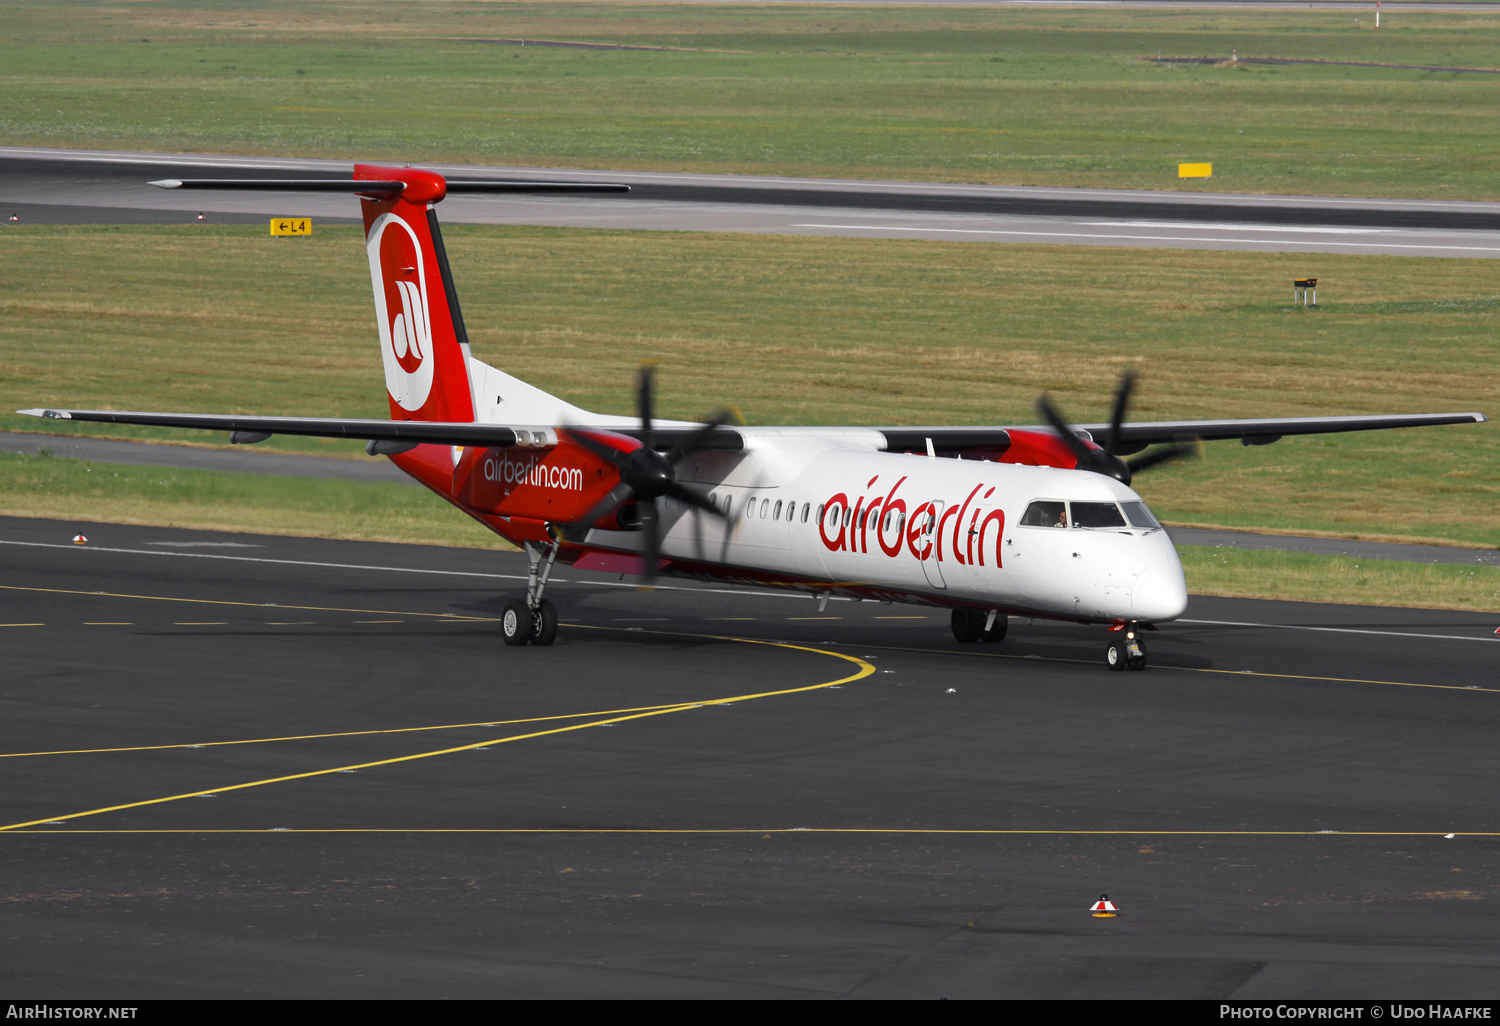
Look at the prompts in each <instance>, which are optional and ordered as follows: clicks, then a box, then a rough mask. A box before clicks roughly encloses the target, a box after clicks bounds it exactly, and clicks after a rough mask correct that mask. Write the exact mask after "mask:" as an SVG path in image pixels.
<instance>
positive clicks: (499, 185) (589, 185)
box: [148, 178, 630, 195]
mask: <svg viewBox="0 0 1500 1026" xmlns="http://www.w3.org/2000/svg"><path fill="white" fill-rule="evenodd" d="M148 184H150V185H154V186H156V187H157V188H158V189H239V190H252V191H268V190H280V191H289V192H352V193H356V194H364V195H395V194H397V193H399V192H401V191H402V190H403V189H405V188H406V186H407V183H406V182H393V181H358V180H356V179H352V178H163V179H161V180H160V181H155V182H150V183H148ZM447 184H448V192H450V193H454V192H488V193H496V192H499V193H506V192H508V193H530V194H535V193H554V192H556V193H580V192H583V193H588V192H605V193H609V192H629V191H630V186H628V185H618V184H615V183H613V182H540V181H535V182H531V181H515V182H510V181H494V182H489V181H463V180H458V181H454V180H452V179H449V180H448V183H447Z"/></svg>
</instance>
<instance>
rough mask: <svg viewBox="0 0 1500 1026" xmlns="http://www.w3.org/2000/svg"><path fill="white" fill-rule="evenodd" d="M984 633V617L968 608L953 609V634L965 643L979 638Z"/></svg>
mask: <svg viewBox="0 0 1500 1026" xmlns="http://www.w3.org/2000/svg"><path fill="white" fill-rule="evenodd" d="M982 633H984V617H983V616H981V615H980V614H979V613H976V612H974V611H972V610H969V609H955V610H954V611H953V636H954V637H955V638H956V639H958V640H959V641H961V642H963V643H964V644H965V645H967V644H970V643H971V642H975V641H978V640H979V635H980V634H982Z"/></svg>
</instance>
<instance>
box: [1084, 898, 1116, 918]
mask: <svg viewBox="0 0 1500 1026" xmlns="http://www.w3.org/2000/svg"><path fill="white" fill-rule="evenodd" d="M1089 911H1090V912H1092V913H1094V918H1095V919H1113V918H1114V917H1115V916H1117V915H1119V914H1120V910H1119V909H1117V908H1115V903H1114V902H1112V901H1110V900H1109V895H1108V894H1101V895H1099V900H1098V901H1096V902H1094V904H1093V905H1091V906H1090V907H1089Z"/></svg>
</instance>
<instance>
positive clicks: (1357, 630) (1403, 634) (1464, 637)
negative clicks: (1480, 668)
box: [1173, 620, 1495, 641]
mask: <svg viewBox="0 0 1500 1026" xmlns="http://www.w3.org/2000/svg"><path fill="white" fill-rule="evenodd" d="M1173 622H1174V623H1201V624H1207V625H1208V626H1210V627H1264V628H1266V629H1268V630H1273V631H1327V632H1329V633H1333V634H1375V635H1378V636H1380V637H1387V638H1432V639H1433V640H1435V641H1494V640H1495V638H1494V636H1493V635H1489V634H1486V635H1484V636H1482V637H1476V636H1474V635H1472V634H1419V633H1416V632H1413V631H1372V630H1370V629H1369V628H1361V627H1309V626H1305V625H1303V624H1297V623H1241V622H1239V621H1237V620H1175V621H1173Z"/></svg>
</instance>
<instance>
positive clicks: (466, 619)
mask: <svg viewBox="0 0 1500 1026" xmlns="http://www.w3.org/2000/svg"><path fill="white" fill-rule="evenodd" d="M173 555H176V553H173ZM0 591H31V592H41V593H44V594H48V595H86V596H89V597H92V598H123V599H141V600H144V601H147V602H188V603H194V604H197V605H204V606H239V607H241V608H244V609H295V610H301V611H305V612H312V613H384V614H386V615H387V616H425V617H430V618H434V619H438V620H452V621H454V622H456V623H497V622H499V618H498V617H494V616H465V615H463V614H461V613H413V612H408V611H406V610H397V609H344V608H342V607H339V606H292V605H285V604H283V603H280V602H234V601H231V600H230V599H195V598H177V597H175V596H172V595H130V594H126V593H124V592H115V591H80V590H78V589H76V588H23V587H21V586H19V585H14V584H0ZM289 622H290V621H289ZM297 622H298V623H312V622H313V621H311V620H304V621H297ZM45 626H47V625H46V624H43V623H10V624H0V627H45Z"/></svg>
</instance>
